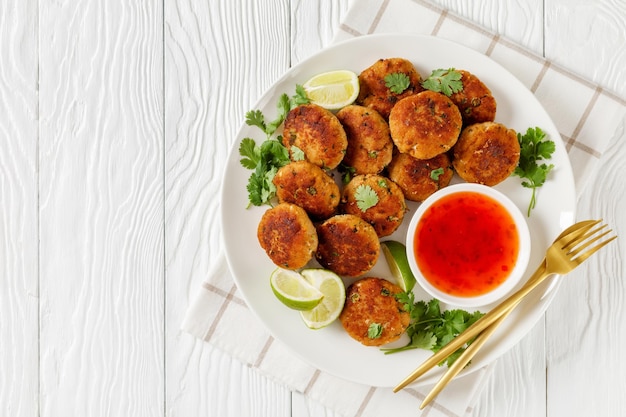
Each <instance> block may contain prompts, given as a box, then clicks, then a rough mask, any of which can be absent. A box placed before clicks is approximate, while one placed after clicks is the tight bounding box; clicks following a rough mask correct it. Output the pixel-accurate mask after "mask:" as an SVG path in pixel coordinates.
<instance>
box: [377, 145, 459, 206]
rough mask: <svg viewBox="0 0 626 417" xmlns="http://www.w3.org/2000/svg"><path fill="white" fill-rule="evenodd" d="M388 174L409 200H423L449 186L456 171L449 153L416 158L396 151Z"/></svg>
mask: <svg viewBox="0 0 626 417" xmlns="http://www.w3.org/2000/svg"><path fill="white" fill-rule="evenodd" d="M387 174H388V175H389V178H390V179H391V180H392V181H394V182H395V183H396V184H398V186H399V187H400V189H402V192H403V193H404V197H405V198H406V199H407V200H411V201H419V202H421V201H424V200H426V199H427V198H428V197H429V196H430V195H431V194H433V193H434V192H435V191H437V190H439V189H441V188H443V187H446V186H448V185H449V184H450V181H451V180H452V177H453V176H454V171H453V169H452V162H451V161H450V157H448V154H447V153H442V154H440V155H437V156H435V157H434V158H431V159H416V158H413V157H412V156H411V155H409V154H406V153H400V152H396V153H395V154H394V156H393V159H392V160H391V163H390V164H389V166H388V167H387Z"/></svg>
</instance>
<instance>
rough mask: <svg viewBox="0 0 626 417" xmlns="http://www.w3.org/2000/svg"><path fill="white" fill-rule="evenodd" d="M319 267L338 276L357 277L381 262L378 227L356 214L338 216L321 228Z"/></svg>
mask: <svg viewBox="0 0 626 417" xmlns="http://www.w3.org/2000/svg"><path fill="white" fill-rule="evenodd" d="M317 236H318V239H319V245H318V247H317V252H316V254H315V256H316V258H317V260H318V261H319V263H320V264H321V265H322V266H323V267H324V268H328V269H330V270H331V271H333V272H335V273H336V274H338V275H344V276H347V277H357V276H359V275H362V274H364V273H366V272H367V271H369V270H370V269H372V267H373V266H374V265H375V264H376V261H377V260H378V254H379V253H380V242H379V241H378V236H377V235H376V230H374V227H372V225H370V224H369V223H367V222H366V221H365V220H363V219H361V218H360V217H358V216H355V215H353V214H338V215H336V216H333V217H331V218H329V219H327V220H325V221H324V222H323V223H321V224H319V225H318V226H317Z"/></svg>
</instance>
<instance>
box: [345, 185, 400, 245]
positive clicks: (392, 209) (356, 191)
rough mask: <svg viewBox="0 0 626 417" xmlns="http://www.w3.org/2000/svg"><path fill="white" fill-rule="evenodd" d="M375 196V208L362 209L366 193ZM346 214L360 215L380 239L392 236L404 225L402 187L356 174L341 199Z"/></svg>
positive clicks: (373, 206)
mask: <svg viewBox="0 0 626 417" xmlns="http://www.w3.org/2000/svg"><path fill="white" fill-rule="evenodd" d="M372 192H373V193H375V197H376V199H375V200H376V201H374V202H375V204H374V205H372V206H371V207H369V208H366V209H365V210H364V209H363V208H364V207H365V206H363V198H364V197H365V196H364V193H372ZM341 209H342V211H343V212H344V213H348V214H354V215H356V216H359V217H360V218H362V219H363V220H365V221H366V222H368V223H369V224H371V225H372V226H374V230H376V234H377V235H378V237H383V236H389V235H390V234H392V233H393V232H395V231H396V229H397V228H398V227H399V226H400V225H401V224H402V220H403V219H404V213H405V212H406V203H405V201H404V194H403V192H402V190H401V189H400V187H398V185H396V183H395V182H393V181H392V180H390V179H389V178H386V177H383V176H381V175H377V174H367V175H357V176H355V177H354V178H352V180H351V181H350V182H349V183H348V184H347V185H346V186H345V188H344V189H343V194H342V197H341Z"/></svg>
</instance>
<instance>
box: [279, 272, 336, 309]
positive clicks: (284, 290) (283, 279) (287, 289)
mask: <svg viewBox="0 0 626 417" xmlns="http://www.w3.org/2000/svg"><path fill="white" fill-rule="evenodd" d="M270 286H271V287H272V291H273V292H274V295H275V296H276V298H278V299H279V300H280V301H281V302H282V303H283V304H284V305H286V306H287V307H289V308H292V309H294V310H310V309H312V308H314V307H315V306H317V305H318V304H319V303H320V301H322V299H323V298H324V294H322V292H321V291H320V290H318V289H317V288H315V287H314V286H313V285H311V284H310V283H309V282H308V281H307V280H306V279H304V277H303V276H302V275H300V274H299V273H298V272H296V271H291V270H289V269H282V268H276V269H275V270H274V272H272V275H271V276H270Z"/></svg>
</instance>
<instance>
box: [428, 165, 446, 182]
mask: <svg viewBox="0 0 626 417" xmlns="http://www.w3.org/2000/svg"><path fill="white" fill-rule="evenodd" d="M442 174H443V168H441V167H439V168H437V169H433V170H432V171H430V179H431V180H433V181H439V177H440V176H441V175H442Z"/></svg>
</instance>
